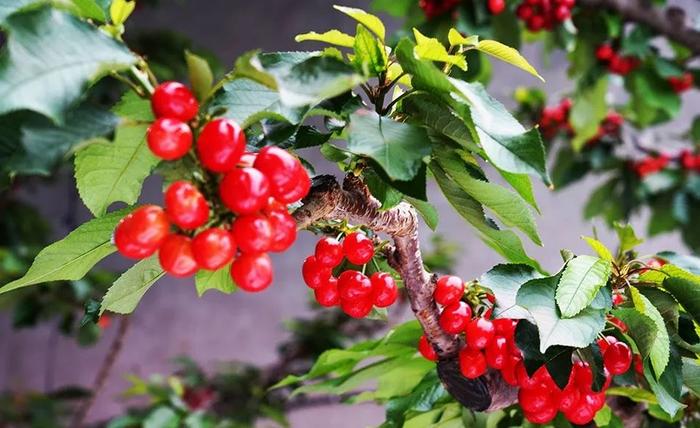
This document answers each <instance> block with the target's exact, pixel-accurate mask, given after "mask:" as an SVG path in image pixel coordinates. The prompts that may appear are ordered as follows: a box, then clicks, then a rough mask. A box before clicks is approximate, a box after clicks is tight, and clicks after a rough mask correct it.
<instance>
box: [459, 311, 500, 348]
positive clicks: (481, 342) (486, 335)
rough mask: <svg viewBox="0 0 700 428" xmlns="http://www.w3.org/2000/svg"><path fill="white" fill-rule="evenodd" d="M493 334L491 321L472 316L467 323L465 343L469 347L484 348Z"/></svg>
mask: <svg viewBox="0 0 700 428" xmlns="http://www.w3.org/2000/svg"><path fill="white" fill-rule="evenodd" d="M495 334H496V332H495V329H494V327H493V323H492V322H491V321H489V320H487V319H485V318H481V317H479V318H474V319H473V320H471V321H470V322H469V324H467V328H466V335H467V344H468V345H469V347H470V348H474V349H484V348H485V347H486V345H488V344H489V342H490V341H491V340H493V337H494V335H495Z"/></svg>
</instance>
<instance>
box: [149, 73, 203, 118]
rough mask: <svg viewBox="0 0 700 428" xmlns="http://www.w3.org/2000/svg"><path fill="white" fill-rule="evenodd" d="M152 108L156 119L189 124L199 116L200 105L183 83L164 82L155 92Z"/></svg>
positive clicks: (152, 98)
mask: <svg viewBox="0 0 700 428" xmlns="http://www.w3.org/2000/svg"><path fill="white" fill-rule="evenodd" d="M151 107H152V108H153V113H155V115H156V117H159V118H160V117H167V118H170V119H179V120H181V121H183V122H189V121H190V120H192V119H194V117H195V116H197V110H199V103H198V102H197V99H196V98H195V97H194V95H192V92H191V91H190V90H189V89H188V88H187V86H185V85H183V84H182V83H179V82H163V83H161V84H160V85H158V87H157V88H156V89H155V91H154V92H153V96H152V97H151Z"/></svg>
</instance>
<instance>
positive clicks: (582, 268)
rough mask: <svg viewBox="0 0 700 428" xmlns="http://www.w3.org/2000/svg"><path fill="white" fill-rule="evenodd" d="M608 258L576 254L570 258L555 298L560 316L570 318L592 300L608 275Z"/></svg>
mask: <svg viewBox="0 0 700 428" xmlns="http://www.w3.org/2000/svg"><path fill="white" fill-rule="evenodd" d="M611 269H612V265H611V263H610V260H604V259H599V258H598V257H592V256H586V255H583V256H578V257H574V258H573V259H572V260H570V261H569V262H568V263H567V264H566V267H565V268H564V271H563V272H562V275H561V280H560V281H559V286H558V287H557V293H556V299H557V305H558V306H559V310H560V311H561V316H562V317H563V318H571V317H573V316H576V315H577V314H578V313H580V312H581V311H582V310H584V309H585V308H587V307H588V305H590V304H591V302H593V299H594V298H595V296H596V294H598V290H600V288H601V287H603V286H604V285H605V284H606V283H607V282H608V278H609V277H610V272H611Z"/></svg>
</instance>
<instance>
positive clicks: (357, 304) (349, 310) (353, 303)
mask: <svg viewBox="0 0 700 428" xmlns="http://www.w3.org/2000/svg"><path fill="white" fill-rule="evenodd" d="M338 281H340V279H338ZM340 309H342V310H343V312H345V313H346V314H347V315H349V316H351V317H353V318H364V317H366V316H367V315H369V313H370V312H372V300H371V299H355V300H342V299H341V301H340Z"/></svg>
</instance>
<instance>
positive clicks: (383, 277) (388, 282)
mask: <svg viewBox="0 0 700 428" xmlns="http://www.w3.org/2000/svg"><path fill="white" fill-rule="evenodd" d="M369 280H370V282H371V283H372V300H373V302H374V306H376V307H378V308H386V307H388V306H391V305H393V304H394V302H395V301H396V298H397V297H399V289H398V288H397V287H396V281H394V278H393V277H392V276H391V275H389V274H388V273H386V272H375V273H373V274H372V276H371V277H370V278H369Z"/></svg>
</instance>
